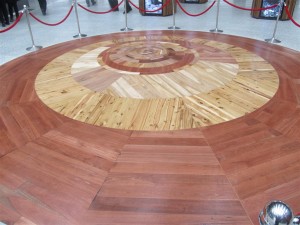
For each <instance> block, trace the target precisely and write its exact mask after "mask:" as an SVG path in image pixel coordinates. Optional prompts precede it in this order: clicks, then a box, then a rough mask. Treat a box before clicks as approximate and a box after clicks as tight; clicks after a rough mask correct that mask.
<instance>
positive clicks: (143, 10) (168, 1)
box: [128, 0, 171, 13]
mask: <svg viewBox="0 0 300 225" xmlns="http://www.w3.org/2000/svg"><path fill="white" fill-rule="evenodd" d="M128 2H129V3H130V4H131V5H132V6H133V7H134V8H136V9H138V10H139V11H141V12H149V13H151V12H157V11H159V10H161V9H163V8H165V7H166V6H167V5H169V3H170V2H171V0H167V1H166V2H165V4H163V5H162V6H161V7H160V8H158V9H155V10H145V9H141V8H140V7H138V6H137V5H135V4H134V3H133V2H131V1H130V0H128Z"/></svg>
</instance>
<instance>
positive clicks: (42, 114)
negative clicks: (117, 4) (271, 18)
mask: <svg viewBox="0 0 300 225" xmlns="http://www.w3.org/2000/svg"><path fill="white" fill-rule="evenodd" d="M137 37H144V41H145V40H146V42H148V41H149V40H150V39H151V41H149V42H148V43H149V46H148V47H145V45H141V46H140V45H139V44H137V46H138V48H135V47H134V46H136V45H131V44H130V43H129V44H126V43H127V42H128V40H129V42H130V41H132V40H133V41H134V42H137ZM159 37H162V39H160V38H159ZM168 38H169V40H165V39H168ZM174 38H175V39H174ZM141 39H142V38H141ZM153 39H154V40H155V42H157V41H160V42H162V44H160V45H157V43H154V42H153ZM172 39H173V42H172ZM112 40H113V43H111V42H112ZM174 40H176V41H174ZM178 40H181V41H182V40H184V41H182V42H179V41H178ZM200 40H201V41H200ZM166 42H167V44H166ZM168 42H170V43H171V44H170V43H169V44H168ZM200 42H201V43H200ZM97 43H100V45H99V47H97V46H98V44H97ZM103 43H105V44H103ZM172 43H173V44H172ZM174 43H175V44H174ZM190 43H194V44H195V43H196V44H195V46H193V45H190ZM207 43H211V45H210V46H208V44H207ZM101 44H103V46H105V49H101V47H103V46H101ZM124 45H125V46H124ZM166 45H167V47H166ZM198 45H203V46H204V47H203V46H202V47H199V48H198V47H197V46H198ZM99 48H100V50H99ZM109 48H112V49H113V50H111V51H110V52H109V51H108V49H109ZM124 48H125V50H124ZM93 49H96V50H95V51H94V52H93ZM166 49H168V51H167V50H166ZM237 49H238V50H239V51H238V53H237V52H236V51H235V50H237ZM174 50H175V51H174ZM176 50H177V51H176ZM120 52H123V53H124V52H125V53H124V54H123V55H122V54H121V53H120ZM209 52H210V53H211V55H209V54H208V53H209ZM119 53H120V54H119ZM204 53H205V54H204ZM214 53H218V54H220V55H221V56H223V57H224V58H222V57H216V56H217V54H215V55H214ZM74 54H75V56H74ZM202 54H204V58H201V57H202ZM240 54H243V55H244V56H245V55H248V56H249V57H246V58H244V61H243V62H240V59H241V58H240ZM124 55H125V56H126V57H125V58H124ZM137 55H138V57H139V58H138V61H139V63H140V64H139V65H137V64H136V60H137ZM151 55H155V57H156V58H155V59H154V60H153V58H152V57H151ZM220 55H219V56H220ZM209 56H211V57H209ZM91 58H92V59H93V60H92V61H91V60H89V59H91ZM129 58H131V59H132V60H133V61H131V63H129V64H126V63H125V61H126V60H128V59H129ZM95 59H96V61H95ZM149 60H150V61H151V60H152V61H151V63H154V61H157V63H158V64H157V68H156V69H154V70H151V69H147V68H149V67H147V66H148V65H147V63H149ZM161 61H163V62H164V63H163V64H161V65H162V68H163V69H162V70H163V71H160V68H161V67H160V66H159V65H160V64H159V62H161ZM182 61H184V63H182ZM199 61H201V62H202V64H201V65H202V66H203V65H204V64H205V63H203V62H204V61H207V62H208V63H207V64H206V65H208V67H202V69H203V70H205V69H207V71H208V72H209V71H212V73H211V74H214V75H215V74H216V71H221V72H219V78H218V79H216V82H217V83H220V79H222V74H223V73H225V74H227V75H228V76H226V77H227V79H226V80H227V81H226V82H225V81H223V82H221V85H219V86H218V85H216V87H215V86H214V87H213V88H211V87H209V88H207V89H205V90H202V89H201V90H199V89H197V85H194V86H193V87H195V88H192V89H189V88H188V85H187V83H189V82H188V81H187V80H186V79H183V78H182V77H181V78H180V77H178V76H174V77H175V78H174V77H173V78H174V79H168V78H161V77H160V75H161V74H163V75H166V74H167V73H172V75H174V73H175V74H176V73H177V72H178V71H179V68H183V67H184V71H189V68H191V69H190V71H193V66H195V65H196V64H197V62H199ZM115 62H118V65H115V64H114V63H115ZM251 62H253V63H252V64H251ZM141 64H142V65H141ZM216 64H218V65H217V66H216ZM95 65H97V66H96V67H97V68H96V67H95ZM98 65H101V66H102V67H103V68H104V69H105V70H106V71H108V72H103V70H102V68H98V67H99V66H98ZM197 65H198V66H199V64H197ZM212 65H213V66H212ZM299 65H300V53H299V52H296V51H293V50H290V49H286V48H283V47H280V46H276V45H272V44H268V43H264V42H260V41H255V40H252V39H246V38H240V37H234V36H228V35H223V34H222V35H220V34H214V33H202V32H191V31H175V32H173V31H145V32H129V33H119V34H110V35H103V36H97V37H89V38H85V39H82V40H74V41H71V42H67V43H63V44H59V45H55V46H52V47H49V48H46V49H42V50H41V51H39V52H36V53H31V54H28V55H26V56H23V57H21V58H19V59H16V60H13V61H11V62H9V63H7V64H4V65H3V66H1V67H0V156H1V158H0V221H2V222H4V223H6V224H17V225H21V224H22V225H44V224H47V225H48V224H49V225H69V224H70V225H82V224H84V225H92V224H95V225H96V224H101V225H121V224H123V225H124V224H127V225H144V224H145V225H159V224H161V225H179V224H184V225H187V224H188V225H258V214H259V212H260V210H261V209H262V208H263V207H264V205H265V204H266V203H267V202H268V201H270V200H275V199H277V200H282V201H284V202H286V203H287V204H289V205H290V206H291V208H292V209H293V211H294V212H295V213H296V212H300V204H299V202H300V189H299V186H300V176H299V175H300V164H299V159H300V107H299V103H300V73H299ZM131 67H132V68H133V69H130V68H131ZM62 68H64V69H62ZM216 68H218V69H216ZM228 68H229V69H230V70H229V69H228ZM227 69H228V70H227ZM116 70H118V73H117V74H116ZM94 71H98V73H97V74H98V75H99V77H101V75H103V76H105V77H107V78H108V79H102V80H101V78H99V79H98V78H97V79H96V81H95V80H93V79H92V80H89V81H87V82H85V79H84V78H85V76H83V74H85V75H88V74H90V75H91V77H94V76H92V75H95V73H94ZM122 71H125V72H124V74H125V76H128V77H127V78H128V79H127V78H124V80H126V79H127V80H126V81H127V82H126V84H127V85H128V84H129V86H127V87H128V88H133V87H134V90H133V89H131V90H133V91H128V89H127V88H126V90H127V91H126V92H124V91H123V92H122V91H120V90H121V89H120V88H118V85H112V84H113V83H115V81H116V80H117V79H118V78H119V77H121V76H120V75H119V73H122ZM141 71H142V72H141ZM159 71H160V72H159ZM230 71H231V72H230ZM245 71H248V72H249V73H248V74H246V72H245ZM83 72H84V73H83ZM102 72H103V73H102ZM139 72H141V73H139ZM243 72H245V73H243ZM129 73H130V74H129ZM137 73H139V74H137ZM55 74H56V75H55ZM134 74H135V76H136V75H141V74H142V75H144V76H147V78H145V80H147V79H150V80H151V79H152V78H151V76H159V78H157V79H161V80H162V81H163V82H164V83H163V84H164V85H168V82H167V80H169V81H170V82H171V83H172V84H174V81H175V80H176V81H178V83H179V84H183V83H182V82H184V81H186V83H184V85H182V86H179V87H178V88H177V89H176V90H181V92H180V91H179V92H176V91H172V88H169V89H168V88H166V90H164V88H161V87H159V88H158V89H157V91H156V90H155V91H153V90H152V91H151V90H149V91H141V90H138V85H140V84H145V80H144V81H141V80H137V81H132V83H130V82H128V80H130V76H131V75H132V76H134ZM189 74H190V75H187V74H185V75H186V76H187V77H189V76H197V74H198V73H197V72H196V73H193V72H191V73H189ZM202 74H205V73H202ZM50 75H51V76H50ZM177 75H178V74H177ZM49 76H50V77H49ZM66 77H68V79H69V80H67V81H66V82H67V83H66V82H65V80H64V79H65V78H66ZM70 77H71V78H72V79H70ZM229 77H230V78H229ZM248 78H249V80H247V79H248ZM155 79H156V78H153V80H155ZM57 80H63V82H59V83H56V82H57ZM147 81H149V80H147ZM156 81H157V80H156ZM201 81H202V80H201ZM52 82H53V83H52ZM68 82H73V84H75V83H76V84H77V86H76V87H75V89H76V92H73V91H72V90H73V89H72V88H69V86H68V87H67V88H65V87H66V86H63V85H65V84H70V83H68ZM102 82H104V85H103V86H101V85H100V86H98V84H101V83H102ZM105 82H107V83H105ZM143 82H144V83H143ZM149 82H150V81H149ZM157 82H158V83H160V81H157ZM195 82H199V79H195ZM232 82H235V83H238V84H243V85H242V87H244V89H243V88H241V86H234V85H231V83H232ZM208 83H211V82H210V81H209V82H208ZM208 83H205V84H206V87H208V85H207V84H208ZM121 84H122V83H121ZM121 84H120V85H121ZM246 84H247V85H246ZM61 85H62V86H63V87H62V86H61ZM192 85H193V84H192ZM153 86H155V87H157V85H155V84H153ZM174 86H176V87H177V86H178V85H174ZM174 86H173V87H174ZM184 86H186V87H187V88H184V89H181V87H184ZM204 86H205V85H204ZM72 87H73V86H72ZM80 87H81V88H82V90H83V91H82V92H85V91H86V90H87V89H88V90H90V91H91V93H99V92H100V93H104V92H105V94H106V95H110V96H114V97H115V98H118V99H123V100H124V99H125V101H126V99H135V100H136V99H137V100H139V101H149V99H150V100H153V99H156V98H161V99H176V98H181V99H182V98H188V99H190V98H197V97H198V96H199V95H201V98H202V99H203V98H204V97H203V96H212V94H213V93H214V94H216V93H219V96H221V97H223V99H221V100H220V101H219V102H221V103H218V101H213V100H211V101H210V100H206V101H205V103H206V104H208V105H209V106H221V107H225V106H226V110H225V109H224V110H222V112H224V114H222V115H221V114H218V113H216V111H212V110H211V109H212V108H216V107H206V108H207V109H208V108H209V109H210V110H207V111H208V112H211V113H212V114H214V115H218V118H221V119H216V118H217V117H214V119H210V120H209V121H210V122H208V123H200V122H198V123H197V121H207V120H205V118H204V117H201V119H199V118H200V117H199V115H201V116H203V115H204V113H203V111H202V113H199V114H198V115H196V114H195V115H193V114H192V117H190V118H192V119H191V121H196V122H195V123H194V125H191V124H192V123H190V122H189V123H188V124H190V127H188V126H177V127H176V128H174V127H172V126H170V125H168V126H164V125H163V126H159V123H156V124H155V126H150V124H152V125H153V121H154V120H152V121H151V122H149V125H147V126H142V125H137V126H136V127H135V126H130V125H128V126H123V127H122V126H121V125H120V124H124V123H125V122H126V119H124V120H122V121H121V122H120V121H119V122H118V124H117V125H114V124H115V123H114V122H111V123H108V122H106V123H104V122H103V121H108V120H105V119H104V120H103V121H102V122H99V123H93V122H89V121H88V119H87V118H89V117H90V115H96V114H93V113H92V114H86V113H87V112H92V111H93V110H89V109H91V108H89V109H87V108H80V109H79V106H80V107H81V106H82V105H84V106H86V105H87V104H85V102H90V101H91V98H87V99H86V100H81V101H77V104H76V103H75V105H72V106H70V105H69V103H70V104H73V100H70V99H69V98H64V97H62V96H66V95H69V96H72V93H73V94H74V93H80ZM119 87H120V86H119ZM143 87H144V86H143ZM228 87H230V88H228ZM234 87H237V88H236V89H237V90H235V91H236V92H235V93H233V94H232V95H231V96H227V98H226V97H224V96H225V95H226V93H229V92H230V91H229V90H232V89H234ZM78 88H79V89H78ZM97 88H99V89H97ZM147 88H148V87H146V89H147ZM226 88H227V89H226ZM75 89H74V90H75ZM224 89H226V91H225V92H220V90H224ZM142 90H144V89H142ZM147 90H148V89H147ZM159 90H161V91H162V92H163V91H165V95H164V96H160V94H161V92H160V91H159ZM186 90H190V93H187V92H186ZM244 90H248V92H247V91H244ZM58 93H60V94H61V95H60V96H59V95H57V94H58ZM134 93H139V94H138V95H136V94H134ZM178 93H179V94H178ZM180 93H181V94H180ZM182 93H185V94H184V95H183V94H182ZM230 93H231V92H230ZM250 93H253V94H252V95H251V94H250ZM86 94H87V95H86ZM239 94H240V95H239ZM86 96H89V93H85V94H84V95H83V96H77V97H78V99H82V98H84V97H86ZM195 96H196V97H195ZM251 96H253V101H251V98H250V97H251ZM211 98H216V96H215V95H214V96H213V97H211ZM58 99H59V101H57V100H58ZM61 99H63V100H61ZM226 99H227V101H228V102H230V101H229V100H232V101H231V102H233V103H232V104H229V103H226V102H225V100H226ZM238 99H239V101H238ZM131 101H133V100H128V101H127V102H126V105H127V104H129V105H132V107H131V108H134V104H132V102H131ZM169 101H171V100H169ZM178 101H179V100H178ZM107 102H109V104H110V101H109V100H107ZM237 102H239V104H237ZM183 103H184V101H183ZM183 103H182V105H184V104H183ZM59 104H60V105H59ZM109 104H105V105H103V106H102V108H104V111H103V113H107V115H111V116H112V117H113V116H114V114H113V113H114V110H113V109H114V107H112V108H111V109H109V112H106V111H105V108H106V109H107V108H109ZM112 104H114V103H112ZM120 104H124V103H121V102H119V103H117V105H116V106H115V107H117V106H119V105H120ZM177 104H179V103H177ZM218 104H219V105H218ZM160 105H161V106H162V108H163V106H164V104H163V103H161V104H160ZM198 105H200V104H198ZM249 105H250V106H249ZM55 106H57V107H55ZM92 106H93V107H92ZM155 106H156V109H157V108H158V107H159V104H156V105H155ZM231 106H232V107H231ZM63 107H65V108H66V109H67V110H65V111H64V110H62V108H63ZM68 107H69V108H68ZM89 107H92V108H93V109H96V107H95V103H91V105H89ZM143 107H144V105H143V103H141V106H140V108H143ZM199 107H200V106H199ZM239 107H241V108H243V111H241V112H240V108H239ZM120 108H122V107H120ZM120 108H118V110H117V111H118V113H119V112H120V110H119V109H120ZM170 108H172V106H170ZM204 108H205V107H204ZM58 109H59V110H58ZM122 109H123V108H122ZM151 109H152V107H149V108H146V109H145V108H144V111H146V112H148V113H149V114H150V115H149V117H153V118H154V117H155V116H153V115H151V114H152V112H151ZM189 109H191V107H190V108H189ZM194 109H195V110H194V111H195V112H196V111H197V112H201V110H200V109H199V108H197V107H196V106H195V107H194ZM219 109H220V108H219ZM74 110H75V111H76V110H77V111H76V112H75V111H74ZM227 110H229V111H230V110H231V111H230V112H231V114H230V115H235V116H234V117H232V116H231V117H230V116H228V119H224V118H225V116H223V115H225V114H226V112H227V115H229V113H228V112H229V111H227ZM123 111H124V113H125V112H127V111H128V108H127V109H126V108H125V109H123ZM129 111H130V110H129ZM166 111H167V112H169V110H166ZM236 111H238V112H239V113H235V112H236ZM64 112H67V113H64ZM80 112H84V113H80ZM93 112H94V111H93ZM137 112H140V111H137ZM219 112H220V111H219ZM103 113H100V114H97V117H99V116H100V115H102V114H103ZM110 113H111V114H110ZM82 114H84V116H78V115H82ZM74 115H75V116H74ZM76 115H77V116H76ZM145 115H147V114H143V116H144V117H145V118H146V116H145ZM185 115H186V114H185V113H183V114H182V116H180V118H181V119H182V121H185V119H184V116H185ZM160 116H161V114H157V115H156V117H160ZM78 118H85V119H83V120H81V119H78ZM103 118H104V117H103ZM106 118H109V116H106ZM113 118H115V117H113ZM134 118H135V119H132V121H135V120H139V117H138V116H135V117H134ZM147 118H148V117H147ZM168 118H169V117H166V120H168ZM171 118H172V116H171ZM208 118H212V117H211V116H209V117H208ZM94 121H95V120H94ZM180 121H181V120H180ZM140 124H145V123H142V122H141V123H140ZM170 124H171V123H170ZM174 124H187V123H184V122H178V123H177V122H176V123H175V122H174ZM117 126H119V127H117ZM153 127H154V129H153ZM116 128H120V129H116Z"/></svg>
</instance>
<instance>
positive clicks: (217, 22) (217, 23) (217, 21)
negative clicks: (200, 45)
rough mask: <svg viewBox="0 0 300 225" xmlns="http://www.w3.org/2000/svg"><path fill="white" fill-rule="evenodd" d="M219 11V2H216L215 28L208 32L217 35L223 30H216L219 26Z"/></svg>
mask: <svg viewBox="0 0 300 225" xmlns="http://www.w3.org/2000/svg"><path fill="white" fill-rule="evenodd" d="M219 11H220V0H218V4H217V18H216V28H215V29H212V30H209V31H210V32H218V33H222V32H223V30H220V29H219V28H218V25H219Z"/></svg>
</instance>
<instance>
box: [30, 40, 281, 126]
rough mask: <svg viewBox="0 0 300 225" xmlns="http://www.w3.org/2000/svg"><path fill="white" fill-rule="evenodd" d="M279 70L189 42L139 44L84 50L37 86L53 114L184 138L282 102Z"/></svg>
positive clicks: (49, 70)
mask: <svg viewBox="0 0 300 225" xmlns="http://www.w3.org/2000/svg"><path fill="white" fill-rule="evenodd" d="M278 82H279V80H278V75H277V73H276V71H275V69H274V68H273V67H272V65H270V64H269V63H268V62H266V61H265V60H264V59H263V58H261V57H259V56H258V55H256V54H254V53H251V52H249V51H247V50H246V49H243V48H240V47H237V46H233V45H229V44H226V43H222V42H217V41H213V40H208V39H201V38H193V39H189V38H185V37H184V36H182V35H173V36H171V37H170V36H161V35H149V36H144V35H141V36H135V37H128V38H124V37H122V38H119V39H114V38H113V39H111V40H110V41H107V40H105V41H102V42H98V43H94V44H91V45H87V46H84V47H82V48H77V49H75V50H73V51H70V52H67V53H65V54H62V55H61V56H59V57H57V58H56V59H54V60H53V61H52V62H50V63H48V64H47V65H46V66H45V67H44V68H43V69H42V70H41V72H40V73H39V75H38V76H37V79H36V81H35V89H36V91H37V94H38V96H39V98H40V99H41V100H42V101H43V102H44V103H45V104H46V105H48V106H49V107H50V108H52V109H53V110H55V111H56V112H59V113H60V114H62V115H65V116H67V117H69V118H72V119H75V120H78V121H82V122H85V123H89V124H93V125H97V126H103V127H110V128H119V129H129V130H149V131H151V130H158V131H159V130H178V129H188V128H197V127H201V126H207V125H213V124H218V123H221V122H225V121H229V120H232V119H236V118H238V117H241V116H243V115H245V114H247V113H250V112H252V111H254V110H256V109H258V108H259V107H261V106H262V105H264V104H265V103H266V102H268V101H269V100H270V99H271V98H272V97H273V96H274V94H275V92H276V91H277V88H278Z"/></svg>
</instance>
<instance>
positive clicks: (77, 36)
mask: <svg viewBox="0 0 300 225" xmlns="http://www.w3.org/2000/svg"><path fill="white" fill-rule="evenodd" d="M86 36H87V35H86V34H81V33H79V34H76V35H74V36H73V38H82V37H86Z"/></svg>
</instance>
